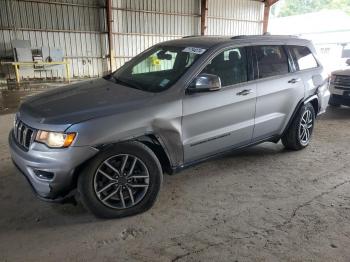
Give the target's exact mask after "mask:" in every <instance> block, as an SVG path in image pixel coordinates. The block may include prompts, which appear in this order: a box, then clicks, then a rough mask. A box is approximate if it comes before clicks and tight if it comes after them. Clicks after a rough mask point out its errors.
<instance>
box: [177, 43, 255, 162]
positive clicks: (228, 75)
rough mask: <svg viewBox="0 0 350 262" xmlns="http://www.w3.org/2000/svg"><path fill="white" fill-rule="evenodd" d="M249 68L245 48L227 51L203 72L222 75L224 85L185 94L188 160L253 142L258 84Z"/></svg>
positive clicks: (184, 118) (186, 160) (185, 151)
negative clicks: (251, 77)
mask: <svg viewBox="0 0 350 262" xmlns="http://www.w3.org/2000/svg"><path fill="white" fill-rule="evenodd" d="M247 68H248V66H247V54H246V49H245V48H231V49H229V50H225V51H223V52H222V53H220V54H219V55H217V56H216V57H215V58H214V59H212V60H211V62H210V63H209V64H208V65H207V66H206V67H205V68H204V70H203V71H202V73H208V74H215V75H218V76H219V77H220V79H221V83H222V88H221V89H220V90H219V91H211V92H203V93H194V94H186V95H185V97H184V99H183V119H182V135H183V148H184V160H185V163H188V162H191V161H195V160H198V159H200V158H204V157H206V156H209V155H213V154H215V153H219V152H221V151H225V150H227V149H229V148H232V147H239V146H241V145H244V144H248V143H250V142H251V140H252V135H253V130H254V115H255V103H256V84H253V83H249V81H248V72H247Z"/></svg>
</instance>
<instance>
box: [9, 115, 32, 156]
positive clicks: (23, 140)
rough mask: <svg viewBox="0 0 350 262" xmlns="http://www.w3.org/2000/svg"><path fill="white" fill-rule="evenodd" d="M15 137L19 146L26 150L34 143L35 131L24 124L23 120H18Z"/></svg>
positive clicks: (14, 131) (14, 132)
mask: <svg viewBox="0 0 350 262" xmlns="http://www.w3.org/2000/svg"><path fill="white" fill-rule="evenodd" d="M13 134H14V137H15V139H16V141H17V143H18V144H20V145H21V146H22V147H23V148H25V149H26V150H28V149H29V147H30V145H31V144H32V143H33V141H34V135H35V132H34V129H32V128H31V127H29V126H27V125H26V124H24V123H23V122H22V121H21V120H19V119H17V120H16V123H15V127H14V130H13Z"/></svg>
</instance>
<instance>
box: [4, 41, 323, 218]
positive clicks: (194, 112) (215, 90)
mask: <svg viewBox="0 0 350 262" xmlns="http://www.w3.org/2000/svg"><path fill="white" fill-rule="evenodd" d="M327 83H328V81H327V76H326V75H325V73H324V70H323V67H322V65H321V64H320V62H319V61H318V59H317V57H316V56H315V52H314V48H313V46H312V44H311V43H310V42H309V41H307V40H303V39H299V38H296V37H290V36H236V37H233V38H229V37H185V38H182V39H178V40H172V41H168V42H164V43H160V44H157V45H155V46H153V47H151V48H149V49H147V50H146V51H144V52H143V53H141V54H139V55H138V56H136V57H135V58H133V59H132V60H131V61H129V62H128V63H126V64H125V65H124V66H123V67H121V68H120V69H118V70H117V71H116V72H114V73H112V74H110V75H108V76H107V77H104V78H102V79H97V80H93V81H89V82H83V83H78V84H75V85H71V86H67V87H65V88H59V89H56V90H52V91H48V92H46V93H42V94H40V95H37V96H34V97H31V98H29V99H28V100H27V101H25V102H24V103H23V104H22V105H21V107H20V109H19V112H18V113H17V115H16V119H15V125H14V128H13V130H12V131H11V133H10V136H9V144H10V148H11V154H12V159H13V161H14V163H15V165H16V166H17V167H18V169H19V170H20V171H21V172H22V173H23V174H24V175H25V177H26V178H27V179H28V181H29V182H30V184H31V185H32V187H33V189H34V191H35V192H36V193H37V195H38V196H39V197H40V198H42V199H45V200H48V201H64V200H65V199H67V198H71V197H74V196H79V199H80V200H81V201H82V203H83V204H84V205H85V206H86V208H87V209H89V210H90V211H91V212H92V213H94V214H95V215H96V216H99V217H106V218H112V217H114V218H115V217H123V216H129V215H133V214H137V213H140V212H143V211H145V210H147V209H149V208H150V207H151V206H152V205H153V203H154V202H155V200H156V197H157V195H158V192H159V190H160V187H161V183H162V176H163V172H166V173H169V174H171V173H174V172H176V171H179V170H181V169H182V168H184V167H187V166H189V165H192V164H195V163H197V162H199V161H202V160H205V159H208V158H209V157H212V156H216V155H218V154H221V153H224V152H227V151H230V150H234V149H239V148H242V147H246V146H251V145H255V144H258V143H262V142H266V141H271V142H275V143H276V142H278V141H279V140H280V139H281V140H282V143H283V144H284V146H285V147H286V148H288V149H292V150H299V149H303V148H305V147H306V146H307V145H308V144H309V142H310V138H311V135H312V131H313V127H314V122H315V118H316V116H317V115H318V114H321V113H323V112H325V109H326V106H327V104H328V100H329V91H328V86H327ZM76 193H78V194H76Z"/></svg>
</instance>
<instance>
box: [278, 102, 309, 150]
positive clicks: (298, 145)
mask: <svg viewBox="0 0 350 262" xmlns="http://www.w3.org/2000/svg"><path fill="white" fill-rule="evenodd" d="M307 114H308V116H309V117H308V116H307ZM306 118H307V120H306ZM305 121H308V123H307V124H305ZM314 124H315V110H314V107H313V106H312V105H311V104H310V103H307V104H306V105H303V106H302V107H301V108H300V109H299V111H298V113H297V115H296V116H295V117H294V119H293V121H292V123H291V125H290V126H289V128H288V130H287V131H286V133H285V134H284V135H283V136H282V144H283V145H284V147H285V148H287V149H290V150H301V149H303V148H305V147H307V146H308V145H309V143H310V140H311V137H312V132H313V129H314ZM306 129H307V130H306ZM303 130H304V131H303ZM304 132H305V133H306V134H305V133H304Z"/></svg>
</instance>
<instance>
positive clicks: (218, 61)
mask: <svg viewBox="0 0 350 262" xmlns="http://www.w3.org/2000/svg"><path fill="white" fill-rule="evenodd" d="M202 73H206V74H213V75H217V76H219V77H220V79H221V85H222V86H229V85H234V84H238V83H242V82H247V81H248V78H247V54H246V49H245V48H244V47H242V48H233V49H229V50H226V51H224V52H222V53H220V54H219V55H217V56H216V57H214V58H213V59H212V60H211V61H210V63H209V64H208V65H207V66H206V67H205V68H204V69H203V71H202Z"/></svg>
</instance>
